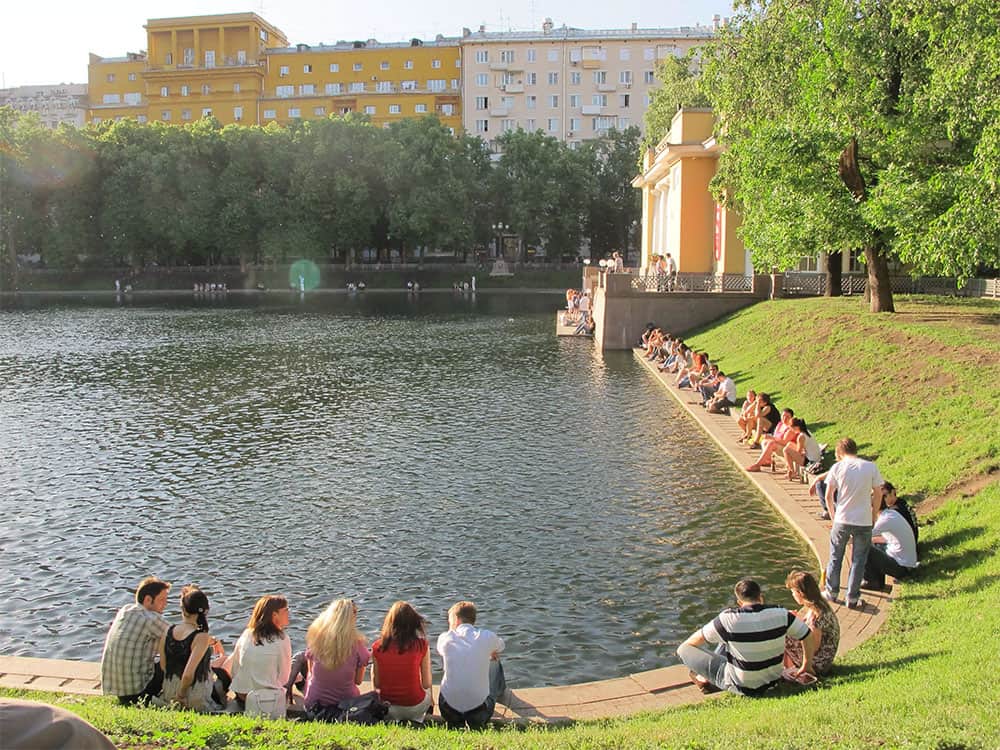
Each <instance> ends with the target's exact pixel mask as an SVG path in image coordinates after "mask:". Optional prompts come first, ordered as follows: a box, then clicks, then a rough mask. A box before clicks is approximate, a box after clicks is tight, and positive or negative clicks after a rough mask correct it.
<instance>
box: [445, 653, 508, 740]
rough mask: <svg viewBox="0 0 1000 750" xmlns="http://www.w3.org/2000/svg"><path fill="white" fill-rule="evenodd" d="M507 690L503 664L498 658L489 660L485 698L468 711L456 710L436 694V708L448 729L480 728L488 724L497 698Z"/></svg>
mask: <svg viewBox="0 0 1000 750" xmlns="http://www.w3.org/2000/svg"><path fill="white" fill-rule="evenodd" d="M505 692H507V680H506V678H505V677H504V673H503V664H501V663H500V660H499V659H494V660H493V661H491V662H490V694H489V695H488V696H486V700H485V701H483V702H482V703H481V704H480V705H478V706H476V707H475V708H471V709H469V710H468V711H456V710H455V709H454V708H452V707H451V706H449V705H448V702H447V701H446V700H445V699H444V696H443V695H439V696H438V708H439V709H440V711H441V718H442V719H444V721H445V723H446V724H447V725H448V727H449V728H450V729H461V728H462V727H469V729H482V728H483V727H485V726H486V725H487V724H489V722H490V719H492V718H493V709H494V708H496V705H497V699H499V698H502V697H503V694H504V693H505Z"/></svg>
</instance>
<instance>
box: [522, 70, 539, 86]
mask: <svg viewBox="0 0 1000 750" xmlns="http://www.w3.org/2000/svg"><path fill="white" fill-rule="evenodd" d="M524 82H525V83H526V84H528V85H529V86H534V85H535V84H536V83H538V73H528V74H527V75H526V76H525V77H524Z"/></svg>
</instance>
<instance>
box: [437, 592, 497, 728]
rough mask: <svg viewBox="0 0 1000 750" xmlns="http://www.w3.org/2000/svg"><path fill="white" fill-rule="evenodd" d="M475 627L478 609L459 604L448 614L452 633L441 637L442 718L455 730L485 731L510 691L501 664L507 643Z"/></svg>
mask: <svg viewBox="0 0 1000 750" xmlns="http://www.w3.org/2000/svg"><path fill="white" fill-rule="evenodd" d="M475 623H476V605H475V604H473V603H472V602H458V603H457V604H454V605H452V607H451V609H449V610H448V631H447V632H446V633H442V634H441V635H440V636H438V642H437V650H438V653H439V654H441V658H442V660H443V661H444V677H443V678H442V679H441V691H440V694H439V696H438V704H439V708H440V709H441V718H443V719H444V720H445V723H447V724H448V726H449V727H452V728H460V727H464V726H468V727H469V728H470V729H482V728H483V727H485V726H486V724H487V723H488V722H489V720H490V719H491V718H492V717H493V709H494V707H495V706H496V703H497V699H498V698H500V697H502V696H503V694H504V692H506V690H507V682H506V680H505V679H504V674H503V667H502V666H501V664H500V652H501V651H503V648H504V643H503V639H502V638H500V637H499V636H498V635H497V634H496V633H493V632H491V631H489V630H486V629H485V628H477V627H476V626H475Z"/></svg>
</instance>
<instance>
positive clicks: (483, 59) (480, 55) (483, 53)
mask: <svg viewBox="0 0 1000 750" xmlns="http://www.w3.org/2000/svg"><path fill="white" fill-rule="evenodd" d="M489 61H490V51H489V50H486V49H477V50H476V62H477V63H488V62H489Z"/></svg>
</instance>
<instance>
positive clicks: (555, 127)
mask: <svg viewBox="0 0 1000 750" xmlns="http://www.w3.org/2000/svg"><path fill="white" fill-rule="evenodd" d="M548 124H549V132H550V133H557V132H559V118H558V117H550V118H549V121H548Z"/></svg>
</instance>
